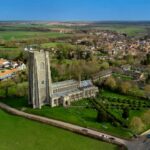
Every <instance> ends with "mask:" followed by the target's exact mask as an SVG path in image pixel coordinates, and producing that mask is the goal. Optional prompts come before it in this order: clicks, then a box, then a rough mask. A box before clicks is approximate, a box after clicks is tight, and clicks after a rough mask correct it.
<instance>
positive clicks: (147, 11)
mask: <svg viewBox="0 0 150 150" xmlns="http://www.w3.org/2000/svg"><path fill="white" fill-rule="evenodd" d="M0 20H43V21H150V0H0Z"/></svg>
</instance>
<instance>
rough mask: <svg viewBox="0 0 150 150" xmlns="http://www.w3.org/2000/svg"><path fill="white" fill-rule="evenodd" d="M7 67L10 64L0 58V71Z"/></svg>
mask: <svg viewBox="0 0 150 150" xmlns="http://www.w3.org/2000/svg"><path fill="white" fill-rule="evenodd" d="M9 67H10V62H9V61H8V60H6V59H3V58H1V59H0V69H2V68H9Z"/></svg>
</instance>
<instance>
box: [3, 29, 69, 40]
mask: <svg viewBox="0 0 150 150" xmlns="http://www.w3.org/2000/svg"><path fill="white" fill-rule="evenodd" d="M64 36H67V34H63V33H55V32H33V31H0V39H4V40H20V39H31V38H42V37H45V38H46V37H48V38H49V37H51V38H56V37H64Z"/></svg>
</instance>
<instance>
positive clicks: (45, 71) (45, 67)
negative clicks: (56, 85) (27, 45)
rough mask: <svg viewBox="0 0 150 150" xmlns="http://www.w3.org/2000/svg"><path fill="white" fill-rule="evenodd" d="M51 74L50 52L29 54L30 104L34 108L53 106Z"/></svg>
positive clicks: (41, 51)
mask: <svg viewBox="0 0 150 150" xmlns="http://www.w3.org/2000/svg"><path fill="white" fill-rule="evenodd" d="M51 85H52V83H51V72H50V59H49V52H48V51H43V50H40V51H30V52H29V104H31V105H32V106H33V108H41V106H42V105H45V104H49V105H50V104H51V100H50V97H51V94H52V93H51V91H52V90H51Z"/></svg>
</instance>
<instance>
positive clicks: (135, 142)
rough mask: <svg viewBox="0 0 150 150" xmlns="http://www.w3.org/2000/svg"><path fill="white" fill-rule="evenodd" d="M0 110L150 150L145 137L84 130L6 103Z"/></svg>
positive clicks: (135, 149)
mask: <svg viewBox="0 0 150 150" xmlns="http://www.w3.org/2000/svg"><path fill="white" fill-rule="evenodd" d="M0 108H1V109H3V110H5V111H7V112H9V113H11V114H14V115H17V116H21V117H25V118H27V119H31V120H34V121H38V122H42V123H45V124H49V125H53V126H55V127H59V128H63V129H66V130H69V131H72V132H75V133H78V134H83V135H85V136H89V137H92V138H95V139H99V140H104V141H106V142H112V143H115V144H119V145H125V146H126V147H127V148H128V150H150V139H147V138H146V136H145V135H143V136H141V137H139V138H137V139H134V140H130V141H128V140H125V139H121V138H118V137H115V136H112V135H109V134H105V133H102V132H98V131H95V130H92V129H89V128H83V127H81V126H78V125H74V124H70V123H66V122H63V121H58V120H55V119H50V118H46V117H42V116H38V115H33V114H29V113H26V112H23V111H19V110H17V109H15V108H12V107H10V106H8V105H6V104H4V103H1V102H0Z"/></svg>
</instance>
